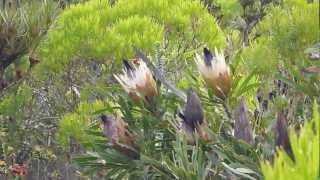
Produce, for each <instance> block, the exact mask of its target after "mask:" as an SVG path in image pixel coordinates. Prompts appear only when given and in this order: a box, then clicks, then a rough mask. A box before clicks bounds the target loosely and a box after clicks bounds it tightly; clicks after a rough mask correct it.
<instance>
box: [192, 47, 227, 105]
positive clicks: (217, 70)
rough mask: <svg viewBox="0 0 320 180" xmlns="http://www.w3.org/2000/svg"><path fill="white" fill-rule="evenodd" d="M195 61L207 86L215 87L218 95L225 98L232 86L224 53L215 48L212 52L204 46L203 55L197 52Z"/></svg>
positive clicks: (214, 89)
mask: <svg viewBox="0 0 320 180" xmlns="http://www.w3.org/2000/svg"><path fill="white" fill-rule="evenodd" d="M195 61H196V64H197V66H198V69H199V71H200V73H201V75H202V77H203V78H204V80H205V82H206V84H207V87H209V88H211V89H213V91H214V93H215V94H216V96H218V97H219V98H221V99H225V98H226V97H227V96H228V94H229V91H230V88H231V77H230V69H229V66H228V65H227V64H226V62H225V58H224V55H223V53H222V52H220V53H219V52H218V50H217V49H215V53H214V54H212V53H211V52H210V50H209V49H207V48H204V49H203V56H201V55H199V54H197V55H196V60H195Z"/></svg>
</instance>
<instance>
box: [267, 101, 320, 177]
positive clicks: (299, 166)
mask: <svg viewBox="0 0 320 180" xmlns="http://www.w3.org/2000/svg"><path fill="white" fill-rule="evenodd" d="M313 109H314V110H313V119H312V120H311V121H310V122H306V123H305V125H304V127H303V128H302V129H301V131H300V133H299V134H297V133H296V132H295V131H294V130H292V131H291V132H290V142H291V145H292V150H293V153H294V157H295V161H294V162H293V161H292V160H291V159H290V158H289V156H288V155H287V154H286V152H285V151H283V150H279V151H278V155H277V157H276V159H275V161H274V164H273V165H270V164H269V163H268V162H263V163H262V164H261V166H262V167H261V168H262V173H263V175H264V177H265V178H266V180H271V179H274V180H285V179H292V180H301V179H317V178H318V177H319V165H320V164H319V153H320V152H319V141H320V139H319V136H320V133H319V130H320V116H319V110H318V106H317V105H316V104H315V105H314V107H313Z"/></svg>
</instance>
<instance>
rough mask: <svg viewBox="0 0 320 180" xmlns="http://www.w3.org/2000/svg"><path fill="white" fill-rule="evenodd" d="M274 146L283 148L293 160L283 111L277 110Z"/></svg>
mask: <svg viewBox="0 0 320 180" xmlns="http://www.w3.org/2000/svg"><path fill="white" fill-rule="evenodd" d="M276 146H277V147H279V148H282V149H283V150H285V151H286V153H287V154H288V155H289V157H290V158H291V159H292V160H294V155H293V151H292V148H291V144H290V140H289V135H288V127H287V118H286V116H285V114H284V112H279V113H278V117H277V124H276Z"/></svg>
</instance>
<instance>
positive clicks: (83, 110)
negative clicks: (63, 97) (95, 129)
mask: <svg viewBox="0 0 320 180" xmlns="http://www.w3.org/2000/svg"><path fill="white" fill-rule="evenodd" d="M102 107H103V104H102V103H101V102H100V101H95V102H93V103H80V105H79V107H78V109H77V110H76V111H75V112H73V113H67V114H65V115H64V116H63V118H62V119H61V120H60V123H59V127H60V128H59V133H58V140H59V142H60V143H61V145H64V146H66V145H68V144H69V143H70V138H73V139H75V140H76V141H78V142H81V143H83V144H86V143H88V142H86V141H90V139H91V138H90V137H89V135H88V134H87V133H85V130H87V129H88V128H89V125H90V123H92V121H91V120H90V117H91V115H92V113H94V112H95V111H97V110H98V109H101V108H102Z"/></svg>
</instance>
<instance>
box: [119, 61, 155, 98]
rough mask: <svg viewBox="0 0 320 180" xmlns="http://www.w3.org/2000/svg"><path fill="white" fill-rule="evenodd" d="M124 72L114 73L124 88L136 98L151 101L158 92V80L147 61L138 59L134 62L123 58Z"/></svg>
mask: <svg viewBox="0 0 320 180" xmlns="http://www.w3.org/2000/svg"><path fill="white" fill-rule="evenodd" d="M123 64H124V69H123V74H119V75H114V77H115V78H116V80H117V81H118V82H119V83H120V85H121V86H122V87H123V88H124V90H125V91H126V92H127V93H128V94H129V95H130V96H131V97H132V98H133V99H134V100H138V99H144V100H146V101H151V100H152V98H153V97H154V96H156V95H157V94H158V91H157V86H156V82H155V80H154V78H153V76H152V73H151V71H150V69H149V68H148V67H147V65H146V63H145V62H143V61H142V60H140V59H136V60H135V61H134V64H130V63H129V61H128V60H123Z"/></svg>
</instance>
